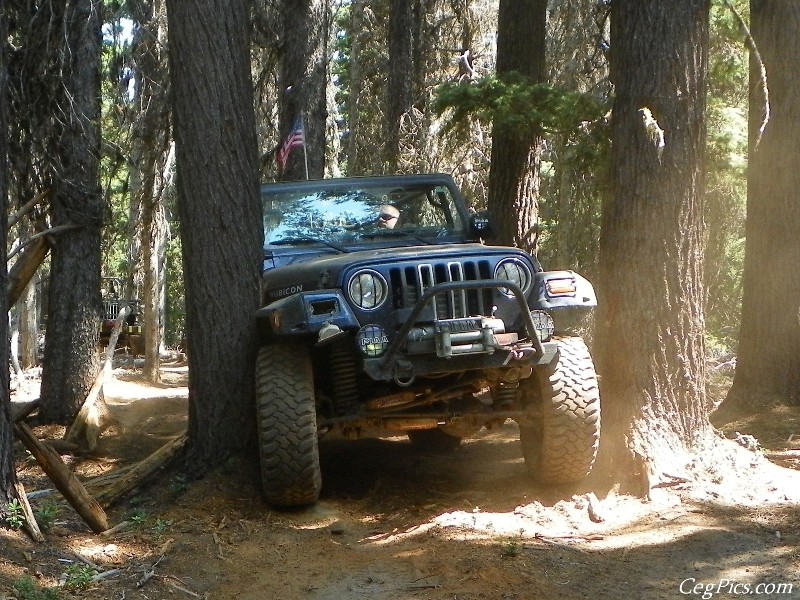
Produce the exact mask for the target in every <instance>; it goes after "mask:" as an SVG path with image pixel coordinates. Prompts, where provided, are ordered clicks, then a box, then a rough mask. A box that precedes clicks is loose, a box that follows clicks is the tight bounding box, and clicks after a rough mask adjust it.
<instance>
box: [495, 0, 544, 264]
mask: <svg viewBox="0 0 800 600" xmlns="http://www.w3.org/2000/svg"><path fill="white" fill-rule="evenodd" d="M520 15H525V18H520ZM546 17H547V0H521V1H512V0H500V8H499V13H498V23H497V72H498V74H502V73H508V72H512V71H516V72H518V73H521V74H523V75H526V76H528V77H529V78H530V81H531V82H532V83H541V82H544V81H545V80H546V78H547V72H546V70H545V60H544V53H545V24H546ZM541 144H542V140H541V137H540V136H539V135H538V134H536V133H531V132H522V131H518V130H515V129H511V128H508V127H494V130H493V131H492V167H491V172H490V174H489V200H488V203H489V211H490V212H491V213H492V221H493V223H494V227H495V234H496V237H497V240H498V241H499V242H501V243H505V244H510V245H515V246H519V247H520V248H524V249H526V250H529V251H532V252H535V251H536V241H537V240H536V229H535V225H536V222H537V221H538V218H539V199H538V197H539V163H540V157H541Z"/></svg>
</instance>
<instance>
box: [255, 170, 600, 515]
mask: <svg viewBox="0 0 800 600" xmlns="http://www.w3.org/2000/svg"><path fill="white" fill-rule="evenodd" d="M262 199H263V203H264V225H265V234H266V245H265V251H264V264H263V286H262V292H263V297H262V299H263V306H262V308H261V309H259V310H258V312H257V322H258V327H259V332H260V336H261V340H262V344H263V345H262V347H261V350H260V352H259V355H258V359H257V365H256V379H257V381H256V383H257V400H256V401H257V411H258V430H259V446H260V456H261V474H262V483H263V489H264V493H265V496H266V498H267V500H268V501H269V502H270V503H272V504H275V505H281V506H296V505H298V506H299V505H305V504H311V503H313V502H315V501H316V500H317V498H318V496H319V492H320V489H321V486H322V475H321V472H320V466H319V450H318V440H319V439H320V438H321V437H333V436H338V437H345V438H358V437H361V436H366V435H398V434H407V435H408V437H409V438H410V440H411V442H412V443H414V444H419V445H421V446H425V447H428V448H440V449H447V448H455V447H456V446H457V445H458V444H459V443H460V441H461V439H463V438H465V437H469V436H471V435H474V434H475V433H477V432H478V431H479V430H480V429H481V427H492V426H495V425H498V424H502V423H503V422H505V421H506V420H507V419H513V420H515V421H516V422H517V423H518V424H519V427H520V437H521V442H522V449H523V454H524V456H525V460H526V464H527V465H528V466H529V467H530V468H531V471H532V473H533V475H534V476H535V477H536V478H537V479H538V480H540V481H542V482H547V483H565V482H570V481H575V480H579V479H581V478H583V477H584V476H585V475H586V474H587V473H588V472H589V471H590V469H591V467H592V464H593V462H594V459H595V455H596V452H597V445H598V439H599V432H600V398H599V394H598V389H597V378H596V375H595V370H594V365H593V363H592V359H591V356H590V355H589V352H588V350H587V348H586V345H585V344H584V343H583V341H582V340H581V339H580V338H578V337H566V336H564V335H563V334H562V333H561V332H558V331H557V326H556V323H557V319H555V318H554V316H555V315H557V313H558V312H559V311H564V310H568V309H574V308H580V309H585V308H587V307H593V306H595V305H596V299H595V294H594V290H593V289H592V286H591V284H590V283H589V282H588V281H586V280H585V279H584V278H582V277H581V276H580V275H578V274H576V273H574V272H572V271H543V270H542V267H541V265H540V264H539V262H538V261H537V259H536V257H534V256H531V255H529V254H527V253H525V252H523V251H521V250H519V249H517V248H511V247H493V246H487V245H485V244H484V243H482V238H483V237H485V236H486V235H487V233H488V232H489V230H488V226H489V223H488V219H487V218H486V215H481V214H474V213H471V212H470V211H469V210H468V209H467V207H466V205H465V203H464V201H463V199H462V197H461V195H460V193H459V191H458V189H457V187H456V185H455V183H454V182H453V180H452V178H450V177H449V176H447V175H440V174H431V175H410V176H396V177H367V178H343V179H328V180H319V181H304V182H292V183H282V184H268V185H265V186H263V188H262ZM386 207H392V208H393V209H396V210H391V211H387V210H386ZM395 215H399V216H396V217H395ZM387 216H391V217H392V218H394V219H395V222H394V223H393V225H392V227H391V228H389V227H387V226H386V223H385V222H384V221H386V220H387Z"/></svg>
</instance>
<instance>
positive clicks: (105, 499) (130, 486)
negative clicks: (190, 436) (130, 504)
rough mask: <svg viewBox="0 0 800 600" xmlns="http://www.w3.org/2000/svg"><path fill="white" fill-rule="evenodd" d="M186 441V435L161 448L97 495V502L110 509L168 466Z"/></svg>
mask: <svg viewBox="0 0 800 600" xmlns="http://www.w3.org/2000/svg"><path fill="white" fill-rule="evenodd" d="M186 440H187V437H186V435H180V436H178V437H176V438H175V439H173V440H172V441H170V442H167V443H166V444H164V445H163V446H161V448H159V449H158V450H156V451H155V452H153V454H151V455H150V456H148V457H147V458H145V459H144V460H143V461H142V462H140V463H139V464H137V465H136V466H134V467H132V468H131V469H130V470H129V471H128V472H127V473H126V474H125V476H124V477H122V478H120V479H119V481H117V482H115V483H113V484H112V485H110V486H108V487H107V488H106V489H104V490H102V491H101V492H98V493H97V494H95V497H96V499H97V501H98V502H99V503H100V505H101V506H103V507H105V508H108V507H109V506H111V505H112V504H114V502H116V501H117V500H119V499H120V498H122V497H123V496H124V495H125V494H127V493H128V492H130V491H132V490H134V489H136V488H137V487H139V485H141V483H142V482H143V481H144V480H145V479H147V478H148V477H150V476H151V475H152V474H153V473H155V472H156V471H158V470H159V469H161V468H162V467H165V466H167V465H168V464H169V463H170V461H172V459H173V458H175V456H176V455H177V454H178V452H180V450H181V449H182V448H183V447H184V446H185V445H186Z"/></svg>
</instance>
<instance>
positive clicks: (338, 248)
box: [269, 237, 350, 253]
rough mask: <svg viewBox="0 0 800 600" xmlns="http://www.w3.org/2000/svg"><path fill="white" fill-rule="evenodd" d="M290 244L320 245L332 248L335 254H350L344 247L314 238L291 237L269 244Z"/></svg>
mask: <svg viewBox="0 0 800 600" xmlns="http://www.w3.org/2000/svg"><path fill="white" fill-rule="evenodd" d="M291 244H297V245H302V244H322V245H323V246H327V247H328V248H333V249H334V250H336V251H337V252H342V253H345V252H350V251H349V250H348V249H347V248H345V247H344V246H340V245H339V244H334V243H333V242H328V241H326V240H323V239H320V238H315V237H293V238H283V239H280V240H276V241H274V242H269V245H270V246H289V245H291Z"/></svg>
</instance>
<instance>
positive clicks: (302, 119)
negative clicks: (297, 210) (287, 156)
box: [300, 110, 308, 181]
mask: <svg viewBox="0 0 800 600" xmlns="http://www.w3.org/2000/svg"><path fill="white" fill-rule="evenodd" d="M300 129H301V130H302V132H303V158H304V159H305V164H306V181H308V150H307V149H306V121H305V116H304V115H303V111H302V110H301V111H300Z"/></svg>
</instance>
